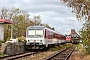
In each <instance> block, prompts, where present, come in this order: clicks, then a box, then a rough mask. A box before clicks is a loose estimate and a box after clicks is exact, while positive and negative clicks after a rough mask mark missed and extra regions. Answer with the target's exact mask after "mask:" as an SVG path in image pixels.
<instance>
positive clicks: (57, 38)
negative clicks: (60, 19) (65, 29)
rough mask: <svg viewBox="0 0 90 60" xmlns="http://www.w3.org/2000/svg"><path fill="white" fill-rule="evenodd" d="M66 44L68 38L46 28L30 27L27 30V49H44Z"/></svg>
mask: <svg viewBox="0 0 90 60" xmlns="http://www.w3.org/2000/svg"><path fill="white" fill-rule="evenodd" d="M62 43H66V36H64V35H62V34H60V33H58V32H56V31H54V30H52V29H49V28H46V27H45V26H29V27H27V29H26V48H27V49H44V48H46V47H49V46H53V45H59V44H62Z"/></svg>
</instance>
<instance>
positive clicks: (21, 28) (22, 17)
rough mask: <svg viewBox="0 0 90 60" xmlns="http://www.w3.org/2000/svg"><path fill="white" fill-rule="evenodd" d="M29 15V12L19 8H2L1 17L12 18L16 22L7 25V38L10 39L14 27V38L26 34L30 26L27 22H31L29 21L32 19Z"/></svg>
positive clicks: (5, 35)
mask: <svg viewBox="0 0 90 60" xmlns="http://www.w3.org/2000/svg"><path fill="white" fill-rule="evenodd" d="M29 16H30V15H29V14H28V12H26V11H23V10H20V9H19V8H12V9H8V8H5V7H4V8H2V10H1V14H0V17H1V18H2V19H10V20H12V21H13V22H14V24H13V25H9V24H7V25H5V34H4V37H5V40H8V39H10V36H11V34H10V33H11V30H12V27H13V30H12V31H13V33H12V36H13V38H14V37H18V36H25V32H26V27H27V26H28V25H27V24H29V23H28V21H29V20H30V19H29Z"/></svg>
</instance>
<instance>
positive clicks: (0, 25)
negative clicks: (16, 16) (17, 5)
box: [0, 19, 13, 40]
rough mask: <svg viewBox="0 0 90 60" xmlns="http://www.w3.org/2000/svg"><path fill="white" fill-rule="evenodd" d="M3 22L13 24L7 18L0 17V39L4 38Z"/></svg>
mask: <svg viewBox="0 0 90 60" xmlns="http://www.w3.org/2000/svg"><path fill="white" fill-rule="evenodd" d="M4 24H13V22H12V21H11V20H7V19H0V40H4Z"/></svg>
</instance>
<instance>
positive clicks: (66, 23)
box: [0, 0, 82, 34]
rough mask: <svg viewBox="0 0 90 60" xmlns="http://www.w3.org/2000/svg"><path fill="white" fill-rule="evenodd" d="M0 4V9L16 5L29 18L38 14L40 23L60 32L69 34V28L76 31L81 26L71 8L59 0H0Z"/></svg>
mask: <svg viewBox="0 0 90 60" xmlns="http://www.w3.org/2000/svg"><path fill="white" fill-rule="evenodd" d="M0 4H1V5H0V9H2V7H8V8H12V7H16V8H17V7H18V8H20V9H21V10H25V11H27V12H28V13H29V14H30V18H31V19H33V16H34V15H40V16H41V20H42V23H48V24H49V25H50V26H51V27H54V28H55V30H56V31H58V32H60V33H62V34H69V33H70V30H71V29H76V31H77V32H78V30H79V29H80V28H81V27H82V23H81V22H79V21H78V20H77V19H76V17H75V16H74V15H73V14H72V12H71V9H70V8H68V7H65V6H64V5H63V4H61V2H60V0H0Z"/></svg>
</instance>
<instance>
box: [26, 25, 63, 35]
mask: <svg viewBox="0 0 90 60" xmlns="http://www.w3.org/2000/svg"><path fill="white" fill-rule="evenodd" d="M37 28H38V29H47V30H49V31H51V32H54V33H57V34H58V33H59V32H56V31H54V30H52V29H49V28H47V27H45V26H28V27H27V29H37ZM59 34H60V33H59ZM60 35H62V34H60ZM63 36H64V35H63Z"/></svg>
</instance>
